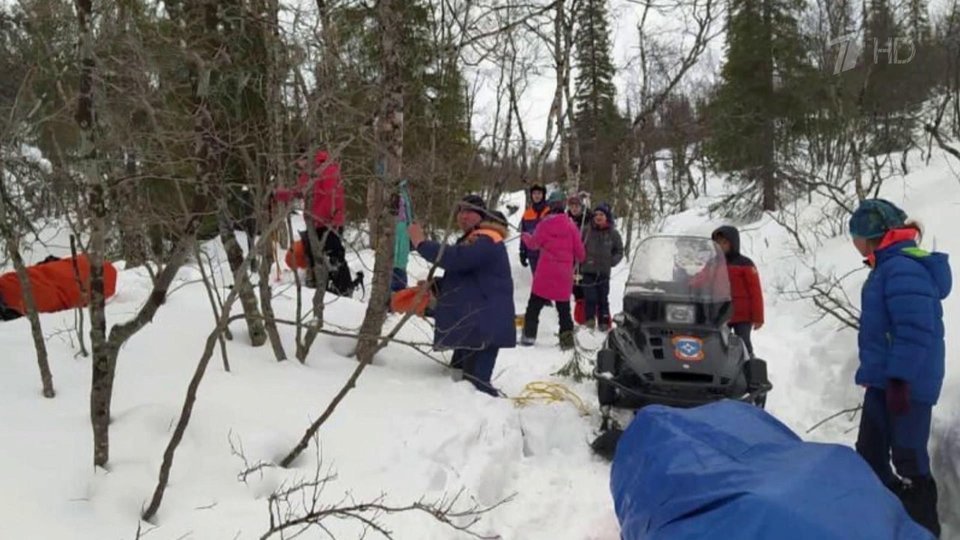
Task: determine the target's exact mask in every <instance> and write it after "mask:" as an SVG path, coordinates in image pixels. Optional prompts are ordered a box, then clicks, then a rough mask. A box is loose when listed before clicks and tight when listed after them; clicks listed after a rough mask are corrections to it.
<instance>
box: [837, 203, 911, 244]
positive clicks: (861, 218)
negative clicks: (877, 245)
mask: <svg viewBox="0 0 960 540" xmlns="http://www.w3.org/2000/svg"><path fill="white" fill-rule="evenodd" d="M906 220H907V214H906V212H904V211H903V210H901V209H899V208H897V206H896V205H895V204H893V203H892V202H890V201H886V200H883V199H867V200H865V201H863V202H862V203H860V207H859V208H857V210H856V211H855V212H854V213H853V215H852V216H850V234H851V235H852V236H854V237H855V238H880V237H882V236H883V235H885V234H887V231H889V230H891V229H897V228H900V227H903V225H904V222H905V221H906Z"/></svg>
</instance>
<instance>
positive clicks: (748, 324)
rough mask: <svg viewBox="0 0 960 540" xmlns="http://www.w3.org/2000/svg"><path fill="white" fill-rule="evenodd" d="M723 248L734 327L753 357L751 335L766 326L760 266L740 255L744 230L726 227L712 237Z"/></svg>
mask: <svg viewBox="0 0 960 540" xmlns="http://www.w3.org/2000/svg"><path fill="white" fill-rule="evenodd" d="M710 237H711V238H712V239H713V241H714V242H716V243H717V245H718V246H720V249H721V250H722V251H723V253H724V255H725V256H726V258H727V273H728V274H729V277H730V295H731V296H732V297H733V317H732V318H731V319H730V323H729V324H730V328H731V329H733V333H734V334H736V335H737V336H738V337H739V338H740V339H741V340H743V343H744V344H745V345H746V346H747V352H749V353H750V356H754V354H753V342H752V341H751V340H750V334H751V332H752V331H753V330H759V329H760V328H761V327H762V326H763V290H762V288H761V287H760V274H759V273H758V272H757V266H756V265H755V264H753V261H751V260H750V259H749V258H748V257H746V256H744V255H743V254H742V253H740V231H738V230H737V228H736V227H730V226H724V227H720V228H719V229H717V230H715V231H713V234H712V235H711V236H710Z"/></svg>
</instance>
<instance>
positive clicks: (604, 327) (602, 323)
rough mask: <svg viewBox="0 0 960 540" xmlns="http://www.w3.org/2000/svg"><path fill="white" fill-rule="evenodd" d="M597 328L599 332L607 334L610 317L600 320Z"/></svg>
mask: <svg viewBox="0 0 960 540" xmlns="http://www.w3.org/2000/svg"><path fill="white" fill-rule="evenodd" d="M598 326H599V328H600V331H601V332H604V333H606V332H609V331H610V326H611V324H610V317H604V318H603V319H601V320H600V324H599V325H598Z"/></svg>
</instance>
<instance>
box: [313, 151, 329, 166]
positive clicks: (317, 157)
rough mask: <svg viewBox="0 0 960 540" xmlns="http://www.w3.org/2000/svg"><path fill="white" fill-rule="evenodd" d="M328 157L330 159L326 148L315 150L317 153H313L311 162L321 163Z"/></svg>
mask: <svg viewBox="0 0 960 540" xmlns="http://www.w3.org/2000/svg"><path fill="white" fill-rule="evenodd" d="M328 159H330V154H328V153H327V151H326V150H317V153H316V154H314V155H313V164H314V165H323V164H324V163H326V162H327V160H328Z"/></svg>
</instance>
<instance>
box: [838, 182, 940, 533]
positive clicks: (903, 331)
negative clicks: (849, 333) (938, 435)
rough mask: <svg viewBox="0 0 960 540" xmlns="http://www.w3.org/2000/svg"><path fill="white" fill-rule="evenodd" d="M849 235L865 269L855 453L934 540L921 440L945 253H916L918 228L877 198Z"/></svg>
mask: <svg viewBox="0 0 960 540" xmlns="http://www.w3.org/2000/svg"><path fill="white" fill-rule="evenodd" d="M850 234H851V236H853V244H854V246H856V248H857V251H858V252H859V253H860V255H862V256H863V257H864V258H865V259H866V261H865V262H866V264H867V265H868V266H869V267H870V268H871V270H870V275H869V276H868V277H867V280H866V282H865V283H864V285H863V291H862V296H861V314H860V332H859V335H858V337H857V339H858V344H859V356H860V366H859V368H858V369H857V374H856V382H857V384H859V385H862V386H865V387H866V393H865V395H864V400H863V411H862V415H861V419H860V431H859V433H858V435H857V452H858V453H859V454H860V455H861V456H863V459H864V460H866V461H867V463H869V464H870V466H871V467H872V468H873V470H874V471H875V472H876V473H877V476H879V478H880V480H881V481H882V482H883V483H884V484H886V485H887V486H888V487H889V488H890V489H891V490H892V491H893V492H894V493H896V494H897V496H898V497H899V498H900V500H901V501H903V505H904V507H905V508H906V509H907V512H908V513H909V514H910V516H911V517H912V518H913V519H914V520H915V521H916V522H917V523H919V524H921V525H923V526H924V527H926V528H927V529H929V530H930V531H931V532H932V533H933V534H934V535H935V536H938V537H939V535H940V523H939V517H938V514H937V485H936V482H935V481H934V479H933V476H932V474H931V471H930V456H929V454H928V451H927V443H928V440H929V438H930V419H931V413H932V408H933V406H934V405H936V403H937V399H938V398H939V397H940V389H941V387H942V386H943V377H944V357H945V353H946V350H945V346H944V326H943V307H942V301H943V299H945V298H946V297H947V295H949V294H950V289H951V287H952V275H951V271H950V265H949V263H948V259H947V255H946V254H944V253H930V252H927V251H924V250H922V249H920V248H919V247H918V245H917V244H918V242H919V241H920V237H921V229H920V226H919V225H918V224H916V222H913V221H907V215H906V213H904V211H903V210H901V209H900V208H897V207H896V206H895V205H894V204H893V203H890V202H889V201H885V200H883V199H870V200H866V201H863V202H862V203H861V204H860V206H859V208H857V210H856V211H855V212H854V213H853V216H851V218H850ZM891 455H892V456H893V466H894V467H895V468H896V474H894V471H893V468H891V464H890V458H891Z"/></svg>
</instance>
